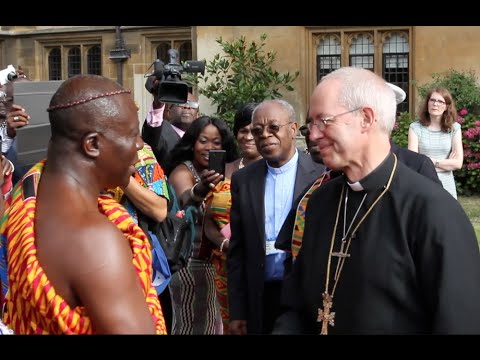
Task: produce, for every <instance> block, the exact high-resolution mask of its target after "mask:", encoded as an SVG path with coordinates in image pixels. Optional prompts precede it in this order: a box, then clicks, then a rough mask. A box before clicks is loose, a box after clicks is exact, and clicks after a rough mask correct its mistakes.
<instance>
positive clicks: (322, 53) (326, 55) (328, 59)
mask: <svg viewBox="0 0 480 360" xmlns="http://www.w3.org/2000/svg"><path fill="white" fill-rule="evenodd" d="M341 55H342V49H341V47H340V39H339V38H338V36H336V35H333V34H329V35H325V36H323V37H321V38H320V39H319V43H318V46H317V82H319V81H320V79H321V78H322V77H324V76H325V75H327V74H328V73H331V72H332V71H333V70H335V69H338V68H339V67H340V63H341Z"/></svg>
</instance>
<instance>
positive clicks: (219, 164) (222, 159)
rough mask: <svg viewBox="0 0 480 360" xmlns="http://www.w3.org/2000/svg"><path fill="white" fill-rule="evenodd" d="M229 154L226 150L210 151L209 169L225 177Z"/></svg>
mask: <svg viewBox="0 0 480 360" xmlns="http://www.w3.org/2000/svg"><path fill="white" fill-rule="evenodd" d="M226 160H227V154H226V152H225V150H209V151H208V169H209V170H215V172H217V173H219V174H222V175H224V176H225V163H226Z"/></svg>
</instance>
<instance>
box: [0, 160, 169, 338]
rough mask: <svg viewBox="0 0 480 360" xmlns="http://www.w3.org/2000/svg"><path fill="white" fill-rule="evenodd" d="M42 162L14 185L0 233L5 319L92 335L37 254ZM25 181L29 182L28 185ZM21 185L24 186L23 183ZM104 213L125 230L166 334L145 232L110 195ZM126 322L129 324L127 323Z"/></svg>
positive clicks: (15, 324) (22, 327)
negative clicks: (5, 284)
mask: <svg viewBox="0 0 480 360" xmlns="http://www.w3.org/2000/svg"><path fill="white" fill-rule="evenodd" d="M45 163H46V162H45V161H41V162H39V163H37V164H36V165H35V166H34V167H32V168H31V169H30V170H29V171H28V173H27V174H26V175H25V177H24V178H23V179H22V180H21V182H20V183H19V184H18V185H17V186H16V187H15V188H14V190H13V198H12V203H11V205H10V207H9V209H8V210H7V212H6V213H5V217H4V219H3V222H2V225H1V228H0V233H1V234H2V236H5V237H6V239H7V244H8V280H9V285H10V288H9V292H8V293H7V296H6V306H7V311H6V314H4V319H3V321H4V322H5V324H7V325H8V326H9V327H11V328H12V329H13V331H14V332H15V333H16V334H92V333H93V325H92V323H91V320H90V317H89V315H88V312H87V310H86V309H85V308H84V307H83V306H77V307H75V308H71V307H70V306H69V305H68V304H67V302H66V301H65V300H64V299H63V298H62V297H61V296H60V295H59V294H57V293H56V291H55V288H54V287H53V286H52V284H51V283H50V281H49V280H48V278H47V276H46V274H45V272H44V269H43V268H42V266H41V264H40V263H39V261H38V259H37V248H36V244H35V207H36V190H37V186H38V183H39V180H40V176H41V173H42V171H43V169H44V166H45ZM27 184H31V187H30V188H27ZM24 186H25V188H24ZM98 209H99V212H101V213H103V214H105V216H106V217H108V219H109V220H110V221H112V222H113V223H114V224H115V225H116V226H117V227H118V228H119V229H120V230H121V231H122V232H123V234H124V236H125V239H126V240H127V241H128V242H129V244H130V247H131V249H132V263H133V266H134V268H135V271H136V273H137V276H138V280H139V282H140V284H141V287H142V289H143V292H144V295H145V301H146V303H147V305H148V309H149V310H150V313H151V316H152V319H153V321H154V324H155V328H156V331H157V333H158V334H166V328H165V321H164V319H163V314H162V309H161V307H160V303H159V301H158V298H157V293H156V291H155V288H154V287H153V286H152V285H151V279H152V254H151V249H150V244H149V242H148V240H147V238H146V236H145V234H144V233H143V231H142V230H141V229H140V228H139V227H138V226H137V225H136V224H135V223H134V222H133V220H132V218H131V216H130V215H129V214H128V213H127V211H126V210H125V208H124V207H123V206H121V205H119V204H118V202H116V201H115V200H113V199H112V198H111V197H109V196H100V197H99V199H98ZM125 326H127V327H128V324H125Z"/></svg>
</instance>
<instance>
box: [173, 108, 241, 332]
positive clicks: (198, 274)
mask: <svg viewBox="0 0 480 360" xmlns="http://www.w3.org/2000/svg"><path fill="white" fill-rule="evenodd" d="M210 150H225V158H226V161H228V162H231V161H233V160H235V159H237V158H238V151H237V146H236V144H235V139H234V137H233V135H232V133H231V131H230V129H229V128H228V126H227V124H226V123H225V122H224V121H223V120H220V119H218V118H215V117H210V116H202V117H199V118H198V119H196V120H195V121H193V123H192V125H191V126H190V128H189V129H188V130H187V131H186V132H185V135H184V136H183V137H182V139H181V140H180V141H179V142H178V143H177V145H176V146H175V147H174V148H173V150H172V153H171V157H170V158H171V164H170V167H169V172H168V174H169V178H168V180H169V182H170V183H171V184H172V186H173V188H174V189H175V192H176V194H177V196H178V199H179V201H180V206H181V207H182V208H185V207H186V206H195V207H196V208H197V210H198V211H197V214H198V217H197V221H196V234H195V240H194V243H193V251H192V255H191V257H190V260H189V261H188V264H187V266H186V267H184V268H183V269H181V270H179V271H178V272H177V273H175V274H174V275H173V276H172V279H171V281H170V293H171V296H172V307H173V322H172V334H195V335H198V334H221V333H222V323H221V318H220V314H219V310H218V305H217V301H216V300H215V299H216V296H215V284H214V276H215V270H214V267H213V265H212V263H211V256H212V249H213V248H214V247H215V244H213V243H211V242H210V241H208V240H207V239H205V238H203V237H202V236H201V229H202V224H203V215H204V209H205V208H204V200H205V197H206V196H207V194H208V193H209V192H210V191H211V189H212V188H214V187H215V186H216V185H217V184H218V183H219V182H220V181H221V180H223V175H221V174H219V173H217V172H216V171H214V170H209V151H210ZM219 245H220V244H218V246H219ZM212 300H213V301H212Z"/></svg>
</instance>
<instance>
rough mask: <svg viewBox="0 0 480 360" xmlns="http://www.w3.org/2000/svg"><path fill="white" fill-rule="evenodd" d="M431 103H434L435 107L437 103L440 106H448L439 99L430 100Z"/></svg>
mask: <svg viewBox="0 0 480 360" xmlns="http://www.w3.org/2000/svg"><path fill="white" fill-rule="evenodd" d="M428 101H429V102H430V103H432V104H433V105H435V104H436V103H438V105H446V104H447V103H446V102H445V101H443V100H439V99H430V100H428Z"/></svg>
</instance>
